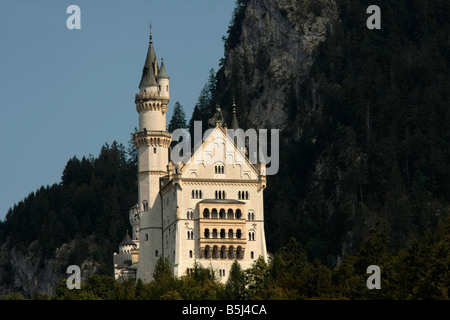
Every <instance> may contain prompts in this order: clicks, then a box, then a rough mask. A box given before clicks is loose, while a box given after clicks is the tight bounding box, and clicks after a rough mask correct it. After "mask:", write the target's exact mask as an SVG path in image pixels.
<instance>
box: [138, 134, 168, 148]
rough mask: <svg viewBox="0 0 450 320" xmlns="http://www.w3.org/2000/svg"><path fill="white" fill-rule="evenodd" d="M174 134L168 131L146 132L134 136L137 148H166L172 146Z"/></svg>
mask: <svg viewBox="0 0 450 320" xmlns="http://www.w3.org/2000/svg"><path fill="white" fill-rule="evenodd" d="M171 141H172V134H171V133H170V132H167V131H153V130H146V129H144V131H141V132H136V133H135V134H134V144H135V146H136V147H137V148H139V147H142V146H152V147H157V146H159V147H166V148H168V147H169V146H170V142H171Z"/></svg>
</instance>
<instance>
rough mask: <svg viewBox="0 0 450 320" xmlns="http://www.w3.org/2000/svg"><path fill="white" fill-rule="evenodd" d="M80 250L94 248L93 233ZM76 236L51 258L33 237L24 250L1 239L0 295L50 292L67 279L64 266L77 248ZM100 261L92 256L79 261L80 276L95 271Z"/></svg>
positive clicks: (89, 250)
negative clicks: (46, 256)
mask: <svg viewBox="0 0 450 320" xmlns="http://www.w3.org/2000/svg"><path fill="white" fill-rule="evenodd" d="M85 243H87V244H88V245H87V246H86V247H84V248H82V250H85V251H87V252H91V251H92V250H93V248H95V246H96V245H95V237H93V236H90V237H89V239H87V241H86V242H83V244H81V245H84V244H85ZM79 246H80V243H79V240H72V241H70V242H68V243H65V244H63V245H62V246H60V247H59V248H57V249H56V251H55V255H54V257H52V258H45V257H43V254H42V246H41V245H40V243H39V241H34V242H33V243H32V244H31V245H30V246H29V247H28V248H27V249H26V250H23V249H18V248H16V247H14V246H13V247H12V248H8V243H5V244H3V245H2V246H1V248H0V271H1V272H0V284H1V286H0V298H1V297H3V296H5V295H7V294H10V293H12V292H17V293H20V294H23V295H24V296H26V297H32V296H33V295H35V294H44V295H48V296H53V295H55V293H56V289H57V288H58V285H59V282H60V281H61V280H63V279H67V277H68V276H69V275H68V274H66V270H67V267H68V266H69V265H70V264H71V263H72V262H71V260H72V258H73V255H74V253H75V252H76V250H79ZM99 266H100V263H99V261H96V260H95V259H94V258H93V257H92V256H91V257H89V258H86V259H85V260H83V261H82V262H81V263H80V264H79V267H80V270H81V280H82V282H85V281H86V280H87V278H88V277H89V276H90V275H92V274H95V273H96V272H97V271H98V269H99Z"/></svg>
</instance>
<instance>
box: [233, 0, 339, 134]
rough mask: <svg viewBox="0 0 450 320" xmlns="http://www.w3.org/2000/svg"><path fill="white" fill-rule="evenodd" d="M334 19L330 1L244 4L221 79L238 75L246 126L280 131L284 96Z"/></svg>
mask: <svg viewBox="0 0 450 320" xmlns="http://www.w3.org/2000/svg"><path fill="white" fill-rule="evenodd" d="M337 18H338V13H337V7H336V3H335V1H334V0H318V1H317V0H250V1H249V2H248V4H247V6H246V8H245V18H244V20H243V22H242V30H241V35H240V38H239V42H238V44H237V45H236V46H235V47H233V48H231V49H230V50H229V51H228V53H227V58H226V59H225V64H224V73H225V76H226V77H227V78H231V77H233V73H237V74H238V75H239V76H238V77H237V79H241V81H242V82H241V83H239V87H240V88H241V89H242V92H243V94H244V95H246V97H247V101H249V102H250V104H251V105H249V106H246V110H245V112H246V118H247V119H248V120H249V121H250V122H251V125H252V126H256V127H258V128H278V129H280V130H283V129H285V128H286V126H287V123H288V121H287V118H288V117H289V112H286V110H285V107H284V106H285V104H286V103H285V102H286V99H287V94H288V92H289V90H291V88H294V90H296V88H298V84H299V82H301V81H302V80H303V79H304V78H305V77H306V76H307V74H308V71H309V68H310V67H311V65H312V62H313V60H312V53H313V51H314V49H315V48H316V47H317V45H318V44H319V43H321V42H322V41H323V40H324V39H325V36H326V32H327V29H330V30H332V28H333V24H334V23H335V21H336V20H337ZM233 78H234V79H235V78H236V77H233Z"/></svg>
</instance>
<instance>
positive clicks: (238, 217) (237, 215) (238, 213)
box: [236, 209, 242, 219]
mask: <svg viewBox="0 0 450 320" xmlns="http://www.w3.org/2000/svg"><path fill="white" fill-rule="evenodd" d="M241 217H242V213H241V210H240V209H237V210H236V219H240V218H241Z"/></svg>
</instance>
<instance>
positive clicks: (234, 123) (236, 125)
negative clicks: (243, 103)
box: [231, 103, 239, 130]
mask: <svg viewBox="0 0 450 320" xmlns="http://www.w3.org/2000/svg"><path fill="white" fill-rule="evenodd" d="M231 129H233V130H237V129H239V123H238V120H237V116H236V105H235V104H234V103H233V120H232V121H231Z"/></svg>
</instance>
